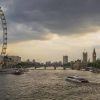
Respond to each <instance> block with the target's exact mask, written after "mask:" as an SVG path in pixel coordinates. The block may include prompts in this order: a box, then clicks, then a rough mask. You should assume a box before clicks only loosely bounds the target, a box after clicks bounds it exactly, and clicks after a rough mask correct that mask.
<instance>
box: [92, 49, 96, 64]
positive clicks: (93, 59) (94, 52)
mask: <svg viewBox="0 0 100 100" xmlns="http://www.w3.org/2000/svg"><path fill="white" fill-rule="evenodd" d="M92 61H93V63H95V62H96V51H95V48H94V50H93V54H92Z"/></svg>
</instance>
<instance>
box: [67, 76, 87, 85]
mask: <svg viewBox="0 0 100 100" xmlns="http://www.w3.org/2000/svg"><path fill="white" fill-rule="evenodd" d="M66 81H72V82H79V83H89V81H88V80H87V79H85V78H82V77H79V76H68V77H67V78H66Z"/></svg>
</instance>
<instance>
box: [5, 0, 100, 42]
mask: <svg viewBox="0 0 100 100" xmlns="http://www.w3.org/2000/svg"><path fill="white" fill-rule="evenodd" d="M11 1H12V0H11ZM6 16H7V20H8V25H9V28H10V30H11V28H13V26H12V27H10V25H11V23H16V25H15V30H16V31H15V34H13V33H12V31H11V33H10V34H11V35H13V37H14V38H15V39H14V40H18V41H19V40H20V41H21V40H30V39H45V36H46V33H47V32H46V31H45V29H47V30H49V31H50V32H53V33H56V34H58V35H70V34H81V33H82V34H83V33H85V32H93V31H97V28H95V27H98V28H99V27H100V20H99V18H100V0H13V1H12V3H11V4H10V6H9V7H8V10H7V12H6ZM34 23H36V24H34ZM20 24H23V25H26V29H25V30H27V28H32V30H31V33H30V35H29V33H27V32H28V31H25V30H24V31H23V29H20V30H17V29H16V27H17V25H20ZM12 30H13V29H12ZM13 31H14V30H13ZM20 33H21V34H20ZM17 34H19V35H17ZM20 35H21V36H20ZM19 36H20V37H19Z"/></svg>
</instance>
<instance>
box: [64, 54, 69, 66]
mask: <svg viewBox="0 0 100 100" xmlns="http://www.w3.org/2000/svg"><path fill="white" fill-rule="evenodd" d="M67 63H68V56H63V65H65V64H67Z"/></svg>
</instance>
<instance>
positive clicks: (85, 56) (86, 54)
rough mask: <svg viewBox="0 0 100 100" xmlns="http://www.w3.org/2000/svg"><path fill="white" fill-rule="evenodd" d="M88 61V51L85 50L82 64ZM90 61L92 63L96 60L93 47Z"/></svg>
mask: <svg viewBox="0 0 100 100" xmlns="http://www.w3.org/2000/svg"><path fill="white" fill-rule="evenodd" d="M88 62H90V59H89V60H88V53H87V52H83V64H84V65H86V64H87V63H88ZM92 62H93V63H95V62H96V51H95V48H94V49H93V53H92Z"/></svg>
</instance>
